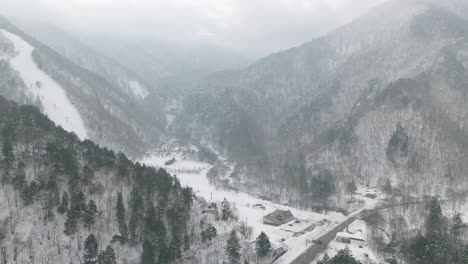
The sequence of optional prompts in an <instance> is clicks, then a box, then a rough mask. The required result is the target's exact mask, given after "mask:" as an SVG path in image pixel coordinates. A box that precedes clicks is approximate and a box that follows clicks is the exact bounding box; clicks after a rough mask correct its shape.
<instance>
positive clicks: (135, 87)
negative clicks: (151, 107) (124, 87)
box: [128, 80, 149, 99]
mask: <svg viewBox="0 0 468 264" xmlns="http://www.w3.org/2000/svg"><path fill="white" fill-rule="evenodd" d="M128 84H129V85H130V89H131V91H132V93H133V94H134V95H135V96H136V97H138V98H140V99H145V97H146V96H148V94H149V92H148V90H147V89H146V88H145V87H143V85H141V83H140V82H138V81H134V80H132V81H130V82H129V83H128Z"/></svg>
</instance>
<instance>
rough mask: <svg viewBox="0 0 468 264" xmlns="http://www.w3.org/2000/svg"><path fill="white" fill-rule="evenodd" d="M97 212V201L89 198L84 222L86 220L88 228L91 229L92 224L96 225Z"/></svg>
mask: <svg viewBox="0 0 468 264" xmlns="http://www.w3.org/2000/svg"><path fill="white" fill-rule="evenodd" d="M97 213H98V210H97V206H96V203H95V202H94V201H93V200H89V202H88V206H87V208H86V211H85V214H84V222H85V225H86V226H87V227H88V229H90V228H91V226H92V225H94V222H95V221H96V215H97Z"/></svg>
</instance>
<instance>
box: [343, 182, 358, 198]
mask: <svg viewBox="0 0 468 264" xmlns="http://www.w3.org/2000/svg"><path fill="white" fill-rule="evenodd" d="M346 191H347V192H348V193H349V195H350V196H351V195H353V194H354V193H355V192H356V191H357V187H356V183H355V182H354V180H353V181H352V182H350V183H348V185H346Z"/></svg>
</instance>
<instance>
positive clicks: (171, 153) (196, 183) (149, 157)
mask: <svg viewBox="0 0 468 264" xmlns="http://www.w3.org/2000/svg"><path fill="white" fill-rule="evenodd" d="M196 152H197V149H196V147H193V146H192V147H188V148H182V147H175V148H174V149H171V148H170V147H163V148H161V149H156V150H153V151H151V152H148V153H147V154H146V155H145V157H144V158H143V159H142V160H141V161H140V162H141V163H143V164H146V165H151V166H155V167H156V168H163V169H165V170H166V171H168V172H170V173H173V174H174V175H176V176H177V177H178V178H179V179H180V182H181V183H182V185H187V186H190V187H191V188H193V191H194V194H195V195H197V196H198V197H199V198H202V199H204V200H205V201H206V202H207V203H208V204H210V203H212V202H217V203H219V202H221V201H223V200H224V199H226V200H227V201H229V202H231V203H232V204H233V207H234V208H233V210H234V211H235V212H236V214H237V215H238V220H239V221H241V222H242V223H243V224H245V225H247V226H249V227H251V228H252V232H251V233H250V234H249V236H248V237H247V238H246V239H247V242H248V243H254V241H255V238H256V237H257V236H258V235H259V234H260V232H265V233H266V234H267V236H268V237H269V238H270V241H271V242H272V243H273V248H279V247H281V245H286V248H287V252H286V253H285V254H284V255H282V256H281V257H280V258H278V259H277V260H276V261H275V262H274V263H283V264H287V263H306V262H302V261H299V262H298V261H297V260H296V259H297V258H298V257H299V256H301V255H302V254H304V252H306V251H310V249H309V248H310V247H313V246H314V245H313V243H312V242H311V241H313V240H318V239H319V238H321V237H322V236H324V235H325V236H327V237H330V238H329V240H334V238H335V235H336V233H337V232H333V235H330V234H329V233H331V232H332V230H340V231H341V229H343V228H344V227H345V225H346V223H348V224H350V223H352V222H353V221H355V220H356V218H355V217H354V216H353V215H356V214H359V212H360V211H362V210H364V209H367V210H370V209H372V208H374V207H376V206H378V205H379V204H380V203H382V202H383V198H382V196H383V195H382V194H381V193H380V192H378V191H377V190H376V189H373V188H370V187H365V186H360V187H359V189H358V190H357V192H356V195H354V196H353V199H359V200H362V204H361V207H360V208H359V209H357V211H356V212H355V213H353V214H350V215H349V216H345V215H343V214H342V213H338V212H333V211H331V212H326V213H317V212H313V211H311V210H304V209H299V208H295V207H293V206H290V205H287V204H286V205H285V204H279V203H275V202H273V201H270V200H265V199H262V198H260V197H256V196H252V195H249V194H247V193H244V192H242V191H241V190H233V189H230V188H229V185H227V186H222V185H220V184H219V182H210V180H209V179H208V178H207V173H208V172H209V170H210V169H211V168H212V167H213V166H212V165H210V164H208V163H203V162H197V161H195V160H194V155H193V153H196ZM218 159H220V160H224V161H225V162H226V160H225V159H224V158H218ZM169 161H173V162H170V164H168V162H169ZM228 167H229V166H228ZM230 173H232V166H230V169H228V170H227V171H226V172H225V175H224V176H223V175H218V176H220V178H221V179H222V178H226V176H227V175H229V174H230ZM369 193H371V194H375V195H376V197H378V198H377V199H375V200H374V199H372V198H368V197H366V195H368V194H369ZM205 209H206V208H205ZM200 210H204V209H203V208H201V209H200ZM275 210H286V211H291V213H292V214H293V216H294V219H293V220H291V221H288V222H287V223H285V224H282V225H280V226H271V225H267V224H264V222H263V219H264V217H265V216H266V215H268V214H269V213H271V212H273V211H275ZM361 225H363V224H362V223H361ZM364 228H365V224H364ZM307 244H308V245H307ZM327 244H328V242H326V243H325V244H324V245H325V246H326V245H327ZM319 247H320V248H321V249H320V251H319V252H321V251H322V250H323V246H319ZM317 255H318V254H317ZM307 264H308V263H307Z"/></svg>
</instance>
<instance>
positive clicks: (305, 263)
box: [291, 200, 428, 264]
mask: <svg viewBox="0 0 468 264" xmlns="http://www.w3.org/2000/svg"><path fill="white" fill-rule="evenodd" d="M427 202H428V200H422V201H415V202H411V203H406V204H392V205H384V206H380V207H377V208H375V209H370V210H362V211H360V212H356V213H354V214H352V215H351V216H350V217H349V218H348V219H346V220H345V221H344V222H342V223H341V224H340V225H338V226H337V227H335V228H334V229H333V230H331V231H329V232H328V233H326V234H324V235H323V236H321V237H320V238H318V239H317V240H320V241H322V245H316V244H314V245H313V246H311V247H309V248H307V250H306V251H304V252H303V253H302V254H301V255H299V256H298V257H297V258H296V259H294V260H293V261H292V262H291V264H310V263H312V261H314V260H315V258H316V257H317V256H318V255H320V254H321V253H323V252H324V251H326V249H327V245H328V244H329V243H330V242H331V241H332V240H333V239H334V238H335V237H336V234H337V233H339V232H342V231H343V230H344V229H345V227H346V226H349V225H351V223H353V222H354V221H356V220H357V219H363V218H366V217H369V216H371V215H373V214H375V213H377V212H379V211H383V210H387V209H390V208H395V207H400V206H404V205H406V206H407V205H410V204H412V205H414V204H426V203H427Z"/></svg>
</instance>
